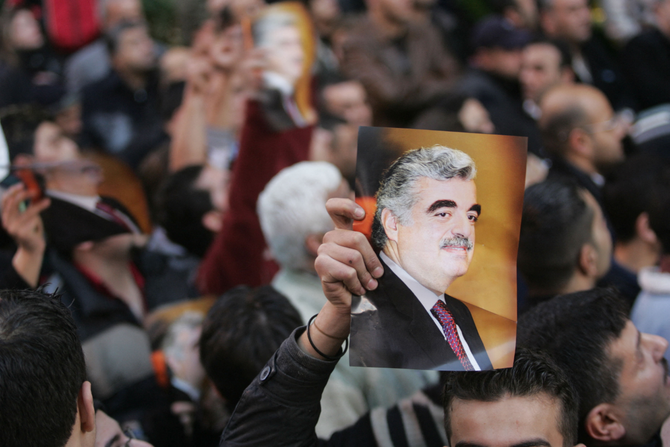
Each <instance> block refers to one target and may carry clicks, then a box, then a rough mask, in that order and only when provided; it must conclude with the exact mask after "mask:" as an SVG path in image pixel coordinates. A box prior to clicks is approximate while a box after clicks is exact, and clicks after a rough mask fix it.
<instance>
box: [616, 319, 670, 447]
mask: <svg viewBox="0 0 670 447" xmlns="http://www.w3.org/2000/svg"><path fill="white" fill-rule="evenodd" d="M608 348H609V349H608V350H609V358H610V359H613V360H615V361H619V362H620V363H621V365H622V367H621V373H620V374H619V395H618V396H617V398H616V400H615V401H614V403H613V405H614V406H615V408H616V411H617V412H618V415H619V416H620V417H621V418H622V421H623V425H624V427H625V429H626V433H625V435H624V438H623V441H624V442H622V444H630V445H633V444H644V443H646V442H648V441H649V439H650V438H651V437H652V436H653V435H654V433H656V432H657V431H658V429H659V428H660V427H661V425H662V424H663V421H665V419H666V418H668V416H670V382H668V364H667V362H666V361H665V359H664V358H663V355H664V354H665V351H666V349H667V348H668V342H667V341H666V340H665V339H664V338H662V337H659V336H656V335H651V334H644V333H640V331H638V330H637V328H636V327H635V325H634V324H633V322H632V321H630V320H629V321H628V322H627V323H626V326H625V327H624V329H623V331H622V332H621V335H620V336H619V338H617V339H616V340H614V341H613V342H612V343H610V345H609V347H608Z"/></svg>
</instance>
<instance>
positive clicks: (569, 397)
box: [443, 348, 578, 447]
mask: <svg viewBox="0 0 670 447" xmlns="http://www.w3.org/2000/svg"><path fill="white" fill-rule="evenodd" d="M443 378H444V379H445V386H444V402H443V403H444V429H445V431H446V433H447V440H448V442H449V444H450V445H451V436H452V433H453V430H452V428H451V414H452V412H453V408H452V407H453V403H454V400H456V399H458V400H463V401H482V402H497V401H499V400H502V399H504V398H507V397H533V396H539V395H545V396H547V397H549V398H551V399H552V400H553V401H555V402H557V403H558V404H559V405H560V413H559V419H558V420H557V421H556V423H557V429H558V431H559V432H560V433H561V435H562V436H563V447H572V446H574V445H575V443H576V440H577V406H578V399H577V395H576V393H575V390H574V388H573V387H572V385H571V384H570V381H569V380H568V377H567V376H566V375H565V373H564V372H563V371H562V370H561V369H560V368H559V367H558V366H557V365H556V363H555V362H554V361H553V360H551V358H549V357H548V356H546V355H544V354H542V353H540V352H533V351H530V350H527V349H523V348H519V349H517V352H516V355H515V356H514V365H513V367H512V368H504V369H494V370H491V371H481V372H478V373H474V374H473V373H464V372H457V371H453V372H448V373H445V374H444V375H443Z"/></svg>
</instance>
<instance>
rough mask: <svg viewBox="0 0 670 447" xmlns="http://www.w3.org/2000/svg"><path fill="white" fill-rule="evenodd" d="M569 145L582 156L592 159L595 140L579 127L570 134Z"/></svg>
mask: <svg viewBox="0 0 670 447" xmlns="http://www.w3.org/2000/svg"><path fill="white" fill-rule="evenodd" d="M568 145H569V147H570V150H571V151H572V152H574V153H575V154H576V155H579V156H580V157H583V158H587V159H588V160H591V159H592V155H593V142H592V141H591V136H590V135H589V134H588V133H587V132H586V131H585V130H584V129H581V128H579V127H575V128H574V129H572V130H571V131H570V134H569V135H568Z"/></svg>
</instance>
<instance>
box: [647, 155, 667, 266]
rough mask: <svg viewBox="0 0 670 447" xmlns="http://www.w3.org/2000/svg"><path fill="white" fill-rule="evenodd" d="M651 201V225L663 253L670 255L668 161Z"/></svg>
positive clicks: (653, 191) (654, 185) (655, 184)
mask: <svg viewBox="0 0 670 447" xmlns="http://www.w3.org/2000/svg"><path fill="white" fill-rule="evenodd" d="M649 202H650V203H649V226H650V227H651V229H652V230H653V231H654V233H656V237H657V238H658V240H659V241H660V243H661V246H662V250H663V254H664V255H670V167H669V166H668V165H667V163H666V164H665V166H663V171H662V172H661V173H660V174H659V175H658V178H657V179H656V181H655V182H654V184H653V186H652V191H651V193H650V199H649Z"/></svg>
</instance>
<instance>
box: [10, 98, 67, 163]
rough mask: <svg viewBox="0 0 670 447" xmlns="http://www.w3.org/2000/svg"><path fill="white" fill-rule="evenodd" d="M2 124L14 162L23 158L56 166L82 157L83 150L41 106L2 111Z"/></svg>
mask: <svg viewBox="0 0 670 447" xmlns="http://www.w3.org/2000/svg"><path fill="white" fill-rule="evenodd" d="M0 123H2V130H3V133H4V135H5V139H6V140H7V146H8V149H9V156H10V159H11V160H12V161H13V162H14V161H17V156H22V157H24V159H26V160H28V161H36V162H38V163H52V162H62V161H70V160H74V159H76V158H78V157H79V147H78V146H77V144H76V143H75V142H74V141H73V140H72V139H71V138H69V137H67V136H66V135H65V134H64V132H63V129H62V128H61V127H59V126H58V125H57V124H56V118H55V117H54V115H53V114H52V113H49V111H48V110H46V109H43V108H41V107H37V106H32V105H31V106H21V107H16V108H7V109H5V110H3V111H2V112H0Z"/></svg>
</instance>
